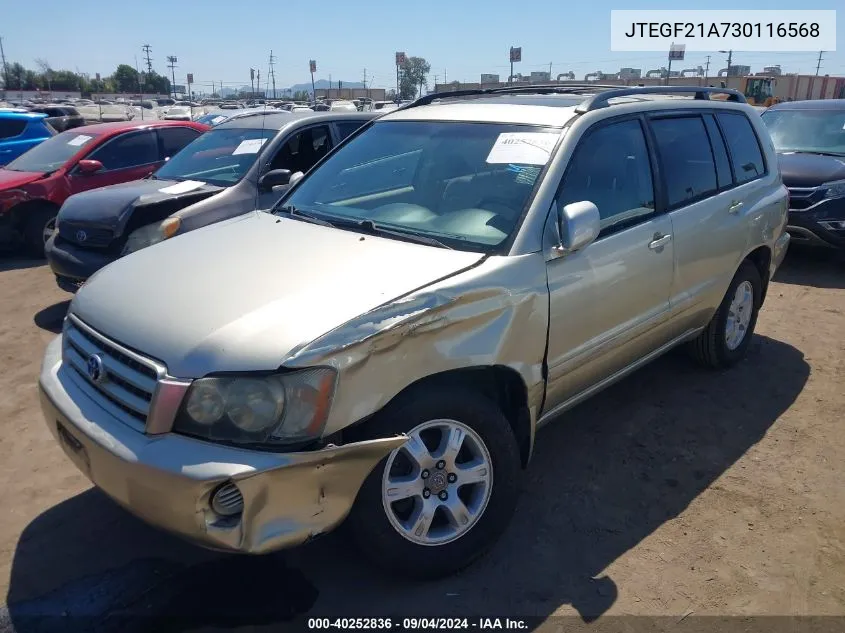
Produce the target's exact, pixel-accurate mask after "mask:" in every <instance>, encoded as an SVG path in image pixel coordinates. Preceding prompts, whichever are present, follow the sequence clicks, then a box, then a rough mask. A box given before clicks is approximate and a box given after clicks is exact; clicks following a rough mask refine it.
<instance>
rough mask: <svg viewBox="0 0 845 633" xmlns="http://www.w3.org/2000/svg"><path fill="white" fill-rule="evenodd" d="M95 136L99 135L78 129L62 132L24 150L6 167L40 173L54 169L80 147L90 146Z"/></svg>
mask: <svg viewBox="0 0 845 633" xmlns="http://www.w3.org/2000/svg"><path fill="white" fill-rule="evenodd" d="M97 136H99V135H98V134H94V133H92V132H88V131H86V132H85V133H82V132H80V131H79V130H68V131H67V132H62V133H61V134H57V135H56V136H54V137H53V138H48V139H47V140H46V141H44V142H43V143H39V144H38V145H36V146H35V147H33V148H32V149H30V150H29V151H27V152H24V153H23V154H21V155H20V156H18V158H16V159H15V160H13V161H12V162H11V163H9V164H8V165H6V169H11V170H12V171H34V172H40V173H47V172H51V171H56V170H57V169H58V168H59V167H61V166H62V165H64V164H65V163H66V162H67V161H68V159H70V158H71V157H72V156H73V155H74V154H76V153H77V152H78V151H79V150H80V149H82V148H83V147H88V146H90V145H91V142H92V141H93V140H94V139H95V138H97Z"/></svg>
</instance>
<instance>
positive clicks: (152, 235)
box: [123, 218, 182, 255]
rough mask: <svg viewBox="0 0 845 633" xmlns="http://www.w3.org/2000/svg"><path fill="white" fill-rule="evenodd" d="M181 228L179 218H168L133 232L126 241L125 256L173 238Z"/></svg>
mask: <svg viewBox="0 0 845 633" xmlns="http://www.w3.org/2000/svg"><path fill="white" fill-rule="evenodd" d="M180 226H182V220H180V219H179V218H166V219H164V220H162V221H161V222H155V223H153V224H148V225H147V226H142V227H141V228H140V229H137V230H135V231H132V233H130V234H129V238H128V239H127V240H126V246H124V247H123V255H128V254H129V253H134V252H135V251H139V250H141V249H142V248H147V246H152V245H153V244H158V243H159V242H163V241H164V240H166V239H168V238H170V237H173V236H174V235H175V234H176V231H178V230H179V227H180Z"/></svg>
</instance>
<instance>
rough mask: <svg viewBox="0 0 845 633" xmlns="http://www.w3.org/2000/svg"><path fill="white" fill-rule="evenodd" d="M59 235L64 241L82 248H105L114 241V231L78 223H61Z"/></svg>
mask: <svg viewBox="0 0 845 633" xmlns="http://www.w3.org/2000/svg"><path fill="white" fill-rule="evenodd" d="M59 235H60V236H61V237H62V239H65V240H67V241H68V242H73V243H74V244H79V245H80V246H89V247H92V248H105V247H106V246H108V245H109V244H111V241H112V240H113V239H114V231H112V230H111V229H105V228H101V227H97V226H90V225H88V224H81V223H78V222H65V221H62V222H59Z"/></svg>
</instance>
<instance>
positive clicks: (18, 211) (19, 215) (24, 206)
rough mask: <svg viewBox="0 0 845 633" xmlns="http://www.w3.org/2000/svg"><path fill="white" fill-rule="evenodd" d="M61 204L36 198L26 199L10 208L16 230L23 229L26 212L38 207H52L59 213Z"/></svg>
mask: <svg viewBox="0 0 845 633" xmlns="http://www.w3.org/2000/svg"><path fill="white" fill-rule="evenodd" d="M60 208H61V205H58V204H56V203H55V202H51V201H50V200H47V199H45V198H37V199H34V200H24V201H23V202H20V203H18V204H16V205H15V206H13V207H12V208H11V209H9V214H10V217H11V219H12V226H13V227H14V228H15V229H16V230H22V229H23V226H24V224H25V223H26V217H27V216H26V214H27V213H31V212H33V211H35V210H36V209H51V210H54V211H55V212H56V214H57V215H58V213H59V209H60Z"/></svg>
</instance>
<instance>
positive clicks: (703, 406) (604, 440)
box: [0, 252, 845, 633]
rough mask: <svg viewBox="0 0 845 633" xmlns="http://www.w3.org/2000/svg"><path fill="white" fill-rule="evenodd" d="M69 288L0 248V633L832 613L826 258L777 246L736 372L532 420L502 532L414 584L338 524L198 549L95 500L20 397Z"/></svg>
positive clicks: (843, 565) (838, 337)
mask: <svg viewBox="0 0 845 633" xmlns="http://www.w3.org/2000/svg"><path fill="white" fill-rule="evenodd" d="M67 298H68V296H67V295H66V294H65V293H63V292H62V291H60V290H58V289H57V288H56V286H55V284H54V282H53V279H52V277H51V275H50V273H49V270H48V269H47V268H46V267H45V266H44V265H43V263H42V262H29V261H23V260H19V259H14V258H9V257H3V256H0V358H2V369H0V394H2V396H0V630H3V629H4V628H5V630H9V631H17V632H18V633H29V632H30V631H36V630H38V631H41V630H45V631H46V630H50V631H54V630H58V629H57V627H56V622H58V621H62V622H65V623H70V622H74V623H75V624H76V625H81V623H82V622H83V621H84V622H85V623H86V626H88V627H89V628H90V630H95V629H96V630H98V631H99V630H128V629H127V628H126V626H125V625H121V626H116V625H115V622H118V621H119V620H115V619H114V617H116V616H115V614H130V615H131V614H170V615H172V614H177V613H178V614H182V615H193V616H194V617H196V618H202V617H206V618H209V617H211V618H212V619H213V618H219V617H223V616H225V615H232V616H237V617H239V618H241V620H239V622H243V623H247V621H249V622H256V623H260V622H275V623H282V622H288V623H297V622H298V623H300V624H302V622H303V621H304V620H303V618H307V617H313V616H315V615H317V616H327V615H334V616H356V615H357V616H383V615H387V614H393V615H409V614H415V615H419V616H445V615H466V616H471V615H491V614H492V615H497V616H506V615H507V616H511V617H527V616H540V619H537V620H532V621H531V622H532V623H531V624H530V626H529V628H534V627H535V626H538V625H539V623H540V622H542V621H543V620H545V619H546V618H547V617H548V616H551V615H574V616H578V617H577V618H573V619H572V621H574V622H590V621H593V620H594V618H596V617H598V616H601V617H600V618H599V620H598V621H597V623H596V624H597V625H598V624H600V623H601V622H602V621H608V620H609V619H610V620H612V618H613V617H614V616H617V615H623V614H624V615H641V616H672V618H673V619H672V620H671V622H672V623H678V622H680V621H682V620H683V619H684V618H685V617H686V616H691V615H693V614H694V616H695V617H698V616H702V615H719V616H726V615H745V616H750V615H759V614H769V615H819V616H821V615H836V616H845V466H843V464H845V427H843V421H844V420H845V388H843V387H845V263H843V261H842V260H840V259H834V258H831V257H825V256H821V255H813V254H812V253H801V252H791V253H790V254H789V256H788V258H787V261H786V263H785V264H784V267H783V268H782V270H781V271H779V273H778V276H777V277H776V280H775V283H773V284H772V286H771V288H770V291H769V297H768V299H767V303H766V305H765V306H764V309H763V311H762V313H761V316H760V320H759V323H758V327H757V333H756V336H755V339H754V341H753V344H752V347H751V350H750V353H749V356H748V358H747V360H746V361H744V362H743V363H742V364H741V365H740V366H739V367H737V368H734V369H733V370H730V371H726V372H722V373H718V372H716V373H713V372H708V371H705V370H701V369H699V368H697V367H696V366H694V365H693V364H692V363H690V362H689V361H688V360H687V359H686V357H685V356H684V355H683V354H680V353H673V354H670V355H668V356H666V357H664V358H662V359H660V360H658V361H656V362H655V363H653V364H652V365H651V366H649V367H647V368H645V369H644V370H642V371H640V372H639V373H638V374H636V375H634V376H632V377H630V378H629V379H627V380H625V381H624V382H622V383H620V384H619V385H617V386H615V387H613V388H611V389H610V390H608V391H606V392H604V393H603V394H601V395H599V396H598V397H597V398H594V399H593V400H592V401H590V402H587V403H585V404H584V405H582V406H580V407H579V408H578V409H576V410H575V411H573V412H571V413H570V414H568V415H566V416H565V417H564V418H562V419H561V421H560V423H558V424H555V425H552V426H550V427H549V428H547V429H545V430H543V431H541V432H540V434H539V436H538V446H537V450H536V456H535V459H534V461H533V463H532V464H531V466H530V469H529V471H528V473H527V476H526V479H525V490H524V494H523V497H522V499H521V502H520V505H519V508H518V514H517V516H516V517H515V519H514V521H513V523H512V524H511V526H510V528H509V530H508V531H507V533H506V535H505V537H504V538H503V540H502V541H501V542H500V543H499V545H498V546H497V547H496V548H495V549H494V550H493V551H492V553H491V554H490V555H489V556H487V557H486V558H485V559H483V560H482V561H481V562H479V563H478V564H476V565H475V566H473V567H472V568H470V569H469V570H467V571H465V572H464V573H462V574H460V575H458V576H455V577H453V578H450V579H447V580H444V581H441V582H437V583H425V584H416V583H405V582H397V581H396V580H391V579H386V578H383V577H382V576H380V575H379V573H378V572H377V571H374V570H373V569H371V568H370V567H368V566H367V565H366V564H365V563H364V562H363V561H362V560H361V559H360V558H359V557H358V555H357V554H356V552H355V551H354V550H353V549H351V548H350V547H349V546H348V545H347V542H346V540H345V539H344V538H343V535H342V534H333V535H330V536H328V537H326V538H324V539H322V540H318V541H316V542H314V543H312V544H310V545H308V546H306V547H303V548H300V549H298V550H294V551H290V552H286V553H283V554H280V555H275V556H271V557H261V558H241V557H234V556H224V555H220V554H215V553H210V552H206V551H203V550H200V549H197V548H194V547H192V546H190V545H187V544H183V543H182V542H181V541H178V540H177V539H174V538H172V537H170V536H168V535H165V534H162V533H160V532H158V531H156V530H154V529H151V528H149V527H147V526H146V525H144V524H142V523H140V522H139V521H137V520H136V519H134V518H133V517H131V516H130V515H128V514H126V513H125V512H124V511H123V510H121V509H119V508H117V507H116V506H114V505H113V504H112V503H111V502H110V501H109V500H107V499H106V498H104V497H103V496H102V495H100V494H99V493H98V492H96V491H95V490H92V489H91V486H90V485H89V483H88V481H87V480H86V479H84V478H83V476H82V475H80V474H79V473H78V472H77V471H76V469H75V468H74V467H73V466H72V465H71V463H70V461H68V460H67V459H66V458H65V456H64V454H63V453H62V451H61V450H60V448H59V447H58V446H57V445H56V444H55V443H54V441H53V440H52V437H51V436H50V434H49V432H48V431H47V429H46V426H45V424H44V421H43V419H42V417H41V411H40V409H39V407H38V403H37V397H36V386H35V381H36V377H37V374H38V370H39V365H40V361H41V355H42V352H43V349H44V347H45V345H46V344H47V342H48V341H49V340H50V339H51V338H52V337H53V336H54V335H55V332H57V331H58V329H59V328H60V323H61V319H62V317H63V316H64V313H65V311H66V308H67ZM4 598H5V599H4ZM4 602H5V607H3V606H2V604H3V603H4ZM110 614H111V615H112V616H113V617H112V618H108V617H106V616H108V615H110ZM209 614H211V615H209ZM44 616H57V617H58V620H56V621H55V622H51V623H50V624H49V625H45V620H44V619H43V618H44ZM75 617H76V618H78V619H77V620H74V618H75ZM243 618H246V619H243ZM692 619H694V618H691V620H692ZM553 621H554V620H553V619H552V620H548V621H547V623H548V622H553ZM837 622H841V623H842V625H843V627H845V618H843V619H842V620H837ZM109 623H111V625H109ZM76 625H73V626H70V628H67V629H62V630H80V629H81V628H83V627H81V626H76ZM109 626H111V628H109ZM303 626H304V625H303ZM97 627H99V628H97Z"/></svg>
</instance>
